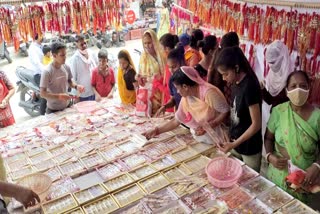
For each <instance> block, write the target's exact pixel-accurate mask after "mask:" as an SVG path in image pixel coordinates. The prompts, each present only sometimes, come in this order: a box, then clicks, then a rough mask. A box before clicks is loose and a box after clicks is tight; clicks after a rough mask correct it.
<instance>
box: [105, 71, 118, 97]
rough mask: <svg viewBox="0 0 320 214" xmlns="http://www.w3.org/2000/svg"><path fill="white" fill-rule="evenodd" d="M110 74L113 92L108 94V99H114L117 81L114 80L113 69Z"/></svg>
mask: <svg viewBox="0 0 320 214" xmlns="http://www.w3.org/2000/svg"><path fill="white" fill-rule="evenodd" d="M109 71H110V73H109V75H111V78H110V84H111V87H112V88H111V91H110V92H109V94H108V97H107V98H112V97H113V93H114V92H115V89H116V87H115V84H116V81H115V78H114V72H113V69H112V68H110V70H109Z"/></svg>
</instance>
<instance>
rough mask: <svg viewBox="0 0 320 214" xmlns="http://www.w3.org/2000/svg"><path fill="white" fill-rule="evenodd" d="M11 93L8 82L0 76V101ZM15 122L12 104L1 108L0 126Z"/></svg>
mask: <svg viewBox="0 0 320 214" xmlns="http://www.w3.org/2000/svg"><path fill="white" fill-rule="evenodd" d="M8 93H9V89H8V86H7V84H6V83H5V81H4V79H3V78H0V103H2V100H3V99H4V98H5V97H6V96H7V94H8ZM14 123H15V120H14V117H13V114H12V111H11V108H10V104H8V105H7V107H6V108H4V109H0V128H4V127H7V126H10V125H12V124H14Z"/></svg>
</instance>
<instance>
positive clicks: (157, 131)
mask: <svg viewBox="0 0 320 214" xmlns="http://www.w3.org/2000/svg"><path fill="white" fill-rule="evenodd" d="M155 131H156V136H157V135H159V134H160V133H159V128H158V126H156V128H155Z"/></svg>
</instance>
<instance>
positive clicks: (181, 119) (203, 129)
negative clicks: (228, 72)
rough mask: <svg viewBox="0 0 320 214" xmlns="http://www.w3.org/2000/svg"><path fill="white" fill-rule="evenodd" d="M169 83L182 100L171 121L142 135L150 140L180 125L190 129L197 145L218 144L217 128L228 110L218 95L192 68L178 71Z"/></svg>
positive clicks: (222, 132)
mask: <svg viewBox="0 0 320 214" xmlns="http://www.w3.org/2000/svg"><path fill="white" fill-rule="evenodd" d="M172 80H173V83H174V85H175V87H176V89H177V91H178V93H179V94H180V95H181V97H182V98H181V101H180V104H179V107H178V110H177V112H176V113H175V118H174V119H172V120H171V121H169V122H167V123H165V124H162V125H160V126H157V127H155V128H154V129H151V130H149V131H147V132H145V133H143V135H144V136H145V137H146V138H147V139H150V138H153V137H155V136H157V135H159V134H161V133H164V132H168V131H171V130H173V129H175V128H176V127H178V126H179V125H180V124H184V125H186V126H188V127H190V129H191V133H192V135H193V137H194V138H195V140H196V141H198V142H203V143H207V144H214V143H216V144H219V143H220V142H222V141H223V140H224V138H223V137H224V136H225V135H224V131H223V129H222V127H221V125H222V123H223V122H224V120H225V119H226V117H227V115H228V113H229V106H228V104H227V102H226V99H225V97H224V96H223V94H222V92H221V91H220V90H219V89H218V88H217V87H215V86H212V85H210V84H209V83H207V82H205V81H204V80H203V79H202V78H201V77H200V76H199V74H198V72H197V71H196V70H195V69H194V68H193V67H188V66H183V67H181V68H179V70H178V71H176V72H175V73H174V74H173V76H172Z"/></svg>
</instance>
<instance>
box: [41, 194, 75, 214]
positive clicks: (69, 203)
mask: <svg viewBox="0 0 320 214" xmlns="http://www.w3.org/2000/svg"><path fill="white" fill-rule="evenodd" d="M77 206H78V204H77V202H76V200H75V199H74V198H73V196H72V195H71V194H67V195H65V196H62V197H60V198H57V199H55V200H52V201H49V202H47V203H44V204H42V206H41V207H42V210H43V213H44V214H56V213H63V212H67V211H69V210H72V209H74V208H76V207H77Z"/></svg>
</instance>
